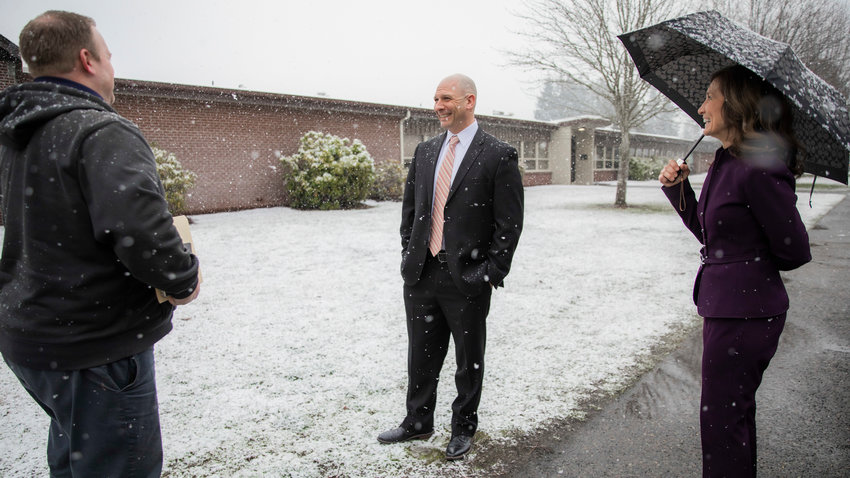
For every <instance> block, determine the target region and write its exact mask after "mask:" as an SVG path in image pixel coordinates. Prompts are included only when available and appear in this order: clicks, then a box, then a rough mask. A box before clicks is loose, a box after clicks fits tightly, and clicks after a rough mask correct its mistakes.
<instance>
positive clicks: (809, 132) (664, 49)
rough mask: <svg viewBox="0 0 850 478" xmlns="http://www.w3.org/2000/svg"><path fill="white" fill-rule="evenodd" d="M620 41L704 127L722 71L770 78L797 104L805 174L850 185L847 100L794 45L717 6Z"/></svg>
mask: <svg viewBox="0 0 850 478" xmlns="http://www.w3.org/2000/svg"><path fill="white" fill-rule="evenodd" d="M618 38H619V39H620V41H622V42H623V44H624V45H625V46H626V49H627V50H628V51H629V54H630V55H631V56H632V60H634V62H635V64H636V65H637V69H638V73H640V77H641V78H643V79H644V80H646V81H648V82H649V83H650V84H652V86H654V87H656V88H657V89H658V90H659V91H661V93H663V94H664V95H666V96H667V97H668V98H670V99H671V100H673V102H674V103H676V105H678V106H679V107H680V108H682V110H684V111H685V113H687V114H688V115H689V116H690V117H691V118H693V119H694V120H695V121H696V122H697V123H699V124H700V126H704V125H703V122H702V117H701V116H700V115H699V114H698V113H697V110H698V109H699V106H700V105H701V104H702V102H703V99H704V98H705V90H706V88H707V87H708V80H709V78H710V77H711V74H712V73H714V72H715V71H717V70H719V69H721V68H724V67H727V66H731V65H734V64H738V65H741V66H743V67H745V68H747V69H749V70H750V71H752V72H753V73H755V74H756V75H758V76H760V77H761V78H763V79H764V80H766V81H768V82H769V83H770V84H772V85H773V86H774V87H775V88H776V89H777V90H779V91H780V92H782V93H783V94H785V96H787V98H788V99H789V100H790V102H791V104H792V105H793V106H794V109H795V110H794V126H793V127H794V132H795V133H796V135H797V139H798V140H799V141H800V142H801V143H802V144H803V146H804V147H805V149H806V154H805V158H804V169H805V171H806V172H808V173H812V174H815V175H818V176H824V177H827V178H829V179H833V180H835V181H838V182H841V183H844V184H847V169H848V162H850V115H848V112H847V102H846V101H845V100H844V98H843V97H842V96H841V94H840V93H838V91H837V90H836V89H835V88H833V87H832V86H830V85H829V84H828V83H826V82H825V81H823V80H822V79H821V78H820V77H819V76H817V75H815V74H814V73H812V72H811V70H809V69H808V68H806V66H805V65H804V64H803V62H801V61H800V59H799V58H797V55H795V54H794V52H793V50H791V47H790V46H788V45H787V44H785V43H781V42H777V41H774V40H770V39H768V38H765V37H763V36H761V35H759V34H757V33H754V32H752V31H750V30H747V29H746V28H743V27H741V26H739V25H736V24H735V23H733V22H731V21H729V20H727V19H726V18H724V17H723V16H721V15H720V14H719V13H717V12H715V11H709V12H699V13H694V14H691V15H687V16H684V17H680V18H676V19H673V20H668V21H666V22H661V23H659V24H657V25H653V26H651V27H647V28H643V29H641V30H636V31H633V32H631V33H624V34H622V35H619V37H618Z"/></svg>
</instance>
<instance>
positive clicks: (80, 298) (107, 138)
mask: <svg viewBox="0 0 850 478" xmlns="http://www.w3.org/2000/svg"><path fill="white" fill-rule="evenodd" d="M0 196H2V214H3V220H4V223H5V224H4V225H5V234H4V237H3V250H2V256H0V352H2V354H3V356H4V357H5V358H6V359H7V360H9V361H12V362H15V363H18V364H20V365H24V366H28V367H31V368H36V369H46V370H49V369H58V370H74V369H81V368H89V367H93V366H97V365H102V364H106V363H110V362H113V361H115V360H119V359H122V358H125V357H128V356H130V355H134V354H136V353H138V352H141V351H143V350H145V349H147V348H149V347H150V346H151V345H153V344H154V343H155V342H156V341H158V340H159V339H161V338H162V337H163V336H165V334H167V333H168V332H169V331H170V330H171V314H172V306H171V305H170V304H168V303H167V302H166V303H164V304H159V303H158V302H157V300H156V298H155V296H154V291H153V289H152V287H156V288H159V289H162V290H164V291H166V292H167V293H169V294H170V295H173V296H174V297H178V298H182V297H186V296H188V295H190V294H191V292H192V290H193V289H194V288H195V287H196V286H197V272H198V261H197V258H195V256H193V255H191V254H190V253H188V252H187V251H186V250H185V248H184V246H183V243H182V241H181V239H180V237H179V235H178V233H177V231H176V229H175V228H174V227H173V225H172V218H171V214H170V213H169V212H168V209H167V203H166V201H165V197H164V191H163V188H162V184H161V183H160V180H159V177H158V175H157V172H156V162H155V160H154V158H153V153H152V152H151V149H150V147H149V146H148V144H147V142H146V141H145V139H144V137H143V136H142V134H141V132H140V131H139V129H138V127H136V125H134V124H133V123H131V122H130V121H128V120H126V119H124V118H122V117H121V116H120V115H118V114H117V113H116V112H115V111H114V110H113V109H112V108H111V107H110V106H109V105H108V104H107V103H105V102H104V101H102V100H101V99H100V98H98V97H97V96H94V95H92V94H90V93H87V92H85V91H82V90H81V89H78V88H73V87H69V86H64V85H59V84H55V83H24V84H20V85H15V86H13V87H11V88H8V89H7V90H5V91H3V92H2V94H0Z"/></svg>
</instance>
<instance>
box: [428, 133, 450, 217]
mask: <svg viewBox="0 0 850 478" xmlns="http://www.w3.org/2000/svg"><path fill="white" fill-rule="evenodd" d="M446 134H447V133H443V134H441V135H440V136H438V137H437V138H435V139H434V141H433V142H432V146H433V147H432V148H431V150H430V151H428V153H427V154H426V155H425V158H424V159H425V165H424V171H425V172H426V174H425V184H426V186H427V191H428V196H427V197H428V201H431V199H432V198H433V197H434V178H435V177H436V175H437V159H439V158H440V150H441V149H442V148H443V143H444V142H445V141H446Z"/></svg>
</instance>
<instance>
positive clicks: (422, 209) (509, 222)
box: [401, 127, 523, 296]
mask: <svg viewBox="0 0 850 478" xmlns="http://www.w3.org/2000/svg"><path fill="white" fill-rule="evenodd" d="M445 139H446V133H443V134H441V135H439V136H437V137H435V138H432V139H430V140H428V141H425V142H422V143H420V144H419V145H418V146H417V147H416V152H415V153H414V155H413V162H412V163H411V164H410V169H409V171H408V173H407V183H406V184H405V188H404V200H403V203H402V215H401V247H402V260H401V275H402V277H403V278H404V283H405V284H407V285H414V284H416V283H417V282H418V281H419V277H420V276H421V274H422V267H423V266H424V264H425V259H426V258H427V255H428V254H430V252H429V251H428V240H429V236H430V233H431V202H432V196H433V194H434V191H433V190H434V174H436V172H435V170H436V164H437V159H438V156H439V154H440V148H441V147H442V145H443V142H444V141H445ZM517 163H518V159H517V151H516V149H515V148H514V147H512V146H510V145H509V144H507V143H504V142H502V141H499V140H498V139H496V138H494V137H493V136H491V135H489V134H487V133H485V132H483V131H482V130H481V128H480V127H479V129H478V131H477V132H476V134H475V136H474V138H473V140H472V144H470V146H469V149H468V150H467V152H466V155H465V156H464V157H463V160H462V161H461V164H460V167H459V169H458V172H457V174H456V176H455V178H454V181H452V186H451V189H450V190H449V195H448V198H447V199H446V208H445V213H444V217H445V224H444V226H443V237H444V239H445V244H446V253H447V255H448V266H449V272H450V274H451V276H452V279H453V280H454V282H455V284H456V285H457V287H458V289H460V290H461V291H462V292H463V293H465V294H467V295H470V296H472V295H477V294H480V293H481V292H483V291H484V288H485V287H489V284H493V285H495V286H497V287H498V286H501V285H503V279H504V278H505V276H507V275H508V271H510V268H511V260H512V259H513V255H514V250H515V249H516V246H517V243H518V242H519V235H520V232H521V231H522V219H523V189H522V177H521V176H520V173H519V167H518V164H517Z"/></svg>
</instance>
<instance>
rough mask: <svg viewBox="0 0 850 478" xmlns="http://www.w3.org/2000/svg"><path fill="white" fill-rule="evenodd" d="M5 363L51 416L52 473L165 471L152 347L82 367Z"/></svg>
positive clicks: (128, 476) (153, 473)
mask: <svg viewBox="0 0 850 478" xmlns="http://www.w3.org/2000/svg"><path fill="white" fill-rule="evenodd" d="M6 364H7V365H8V366H9V368H10V369H12V372H14V373H15V375H16V376H17V377H18V380H20V382H21V384H23V386H24V388H25V389H26V390H27V392H29V394H30V395H31V396H32V397H33V399H35V401H36V402H37V403H38V404H39V406H41V408H43V409H44V411H45V412H47V414H48V415H49V416H50V434H49V436H48V441H47V463H48V465H49V466H50V476H51V477H90V476H98V477H115V478H119V477H120V478H125V477H126V478H131V477H145V478H149V477H158V476H160V474H161V473H162V438H161V435H160V426H159V409H158V405H157V398H156V378H155V372H154V355H153V348H150V349H148V350H146V351H144V352H141V353H139V354H137V355H133V356H131V357H127V358H124V359H121V360H118V361H115V362H112V363H108V364H106V365H100V366H98V367H92V368H88V369H83V370H69V371H59V370H36V369H31V368H28V367H24V366H21V365H18V364H16V363H12V362H10V361H8V360H6Z"/></svg>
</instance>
